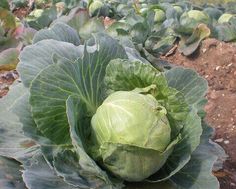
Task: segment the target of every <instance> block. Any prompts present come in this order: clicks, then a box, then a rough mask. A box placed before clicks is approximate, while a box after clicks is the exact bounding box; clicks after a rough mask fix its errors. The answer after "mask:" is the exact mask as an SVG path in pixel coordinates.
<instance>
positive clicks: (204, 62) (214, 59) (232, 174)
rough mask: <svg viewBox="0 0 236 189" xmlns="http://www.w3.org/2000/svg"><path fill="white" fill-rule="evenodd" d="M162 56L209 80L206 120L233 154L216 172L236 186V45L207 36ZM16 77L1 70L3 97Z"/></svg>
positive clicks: (224, 184)
mask: <svg viewBox="0 0 236 189" xmlns="http://www.w3.org/2000/svg"><path fill="white" fill-rule="evenodd" d="M162 59H164V60H168V61H170V62H172V63H174V64H176V65H181V66H184V67H188V68H192V69H195V70H196V71H197V72H198V73H199V74H200V75H201V76H203V77H204V78H205V79H207V81H208V83H209V90H208V93H207V98H208V104H207V105H206V107H205V110H206V111H207V117H206V120H207V122H208V123H209V124H210V125H211V126H212V127H214V128H215V131H216V132H215V136H214V140H215V142H217V143H218V144H219V145H221V146H222V147H223V148H224V149H225V150H226V153H227V154H228V156H229V157H228V159H227V161H225V163H224V167H223V169H222V170H220V171H218V172H215V173H214V174H215V175H216V176H217V177H218V179H219V181H220V185H221V189H234V188H235V189H236V46H235V45H233V44H228V43H224V42H220V41H217V40H215V39H207V40H205V41H203V43H202V46H201V47H200V48H199V50H198V51H197V52H196V53H194V54H193V55H192V56H190V57H185V56H183V55H181V53H179V52H178V50H177V49H176V50H175V51H173V52H171V53H168V56H167V57H166V56H163V57H162ZM16 78H18V75H17V73H16V71H10V72H9V71H0V98H1V97H2V96H3V95H5V94H6V93H7V91H8V89H9V86H10V85H11V84H12V83H13V81H14V80H15V79H16Z"/></svg>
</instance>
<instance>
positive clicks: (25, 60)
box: [17, 39, 83, 87]
mask: <svg viewBox="0 0 236 189" xmlns="http://www.w3.org/2000/svg"><path fill="white" fill-rule="evenodd" d="M82 53H83V51H82V50H81V48H79V47H76V46H74V45H73V44H70V43H66V42H61V41H56V40H52V39H49V40H43V41H40V42H38V43H36V44H33V45H29V46H27V47H25V48H24V50H23V51H22V52H21V54H20V58H19V59H20V63H19V64H18V66H17V71H18V72H19V74H20V77H21V79H22V82H23V83H24V85H25V86H27V87H29V85H30V83H31V81H32V80H33V79H34V78H35V76H36V75H37V74H38V73H39V72H40V71H41V70H42V69H44V68H45V67H47V66H48V65H50V64H53V56H54V55H55V54H56V55H58V56H60V57H64V58H67V59H69V60H72V61H74V60H76V59H78V58H79V57H81V56H82Z"/></svg>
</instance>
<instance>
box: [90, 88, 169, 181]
mask: <svg viewBox="0 0 236 189" xmlns="http://www.w3.org/2000/svg"><path fill="white" fill-rule="evenodd" d="M166 114H167V111H166V109H165V108H164V107H163V106H161V105H160V104H159V103H158V102H157V100H156V99H155V98H154V97H153V96H152V95H150V94H147V95H144V94H139V93H137V92H132V91H130V92H127V91H118V92H115V93H113V94H111V95H110V96H108V97H107V98H106V100H105V101H104V102H103V104H102V105H101V106H100V107H99V108H98V109H97V112H96V114H95V115H94V116H93V118H92V122H91V123H92V139H93V140H94V143H95V145H96V147H97V149H95V150H96V151H95V152H96V153H95V154H96V155H95V157H96V158H101V159H102V161H103V163H104V166H105V167H106V168H107V169H108V170H110V171H111V172H112V173H114V174H115V175H117V176H118V177H120V178H122V179H124V180H127V181H142V180H143V179H145V178H147V177H149V176H150V175H152V174H153V173H155V172H157V171H158V170H159V169H160V168H161V167H162V166H163V164H164V163H165V161H166V159H167V158H168V156H169V154H170V152H171V149H172V148H173V145H172V144H171V128H170V125H169V121H168V119H167V116H166ZM92 155H93V154H92ZM137 165H140V166H137Z"/></svg>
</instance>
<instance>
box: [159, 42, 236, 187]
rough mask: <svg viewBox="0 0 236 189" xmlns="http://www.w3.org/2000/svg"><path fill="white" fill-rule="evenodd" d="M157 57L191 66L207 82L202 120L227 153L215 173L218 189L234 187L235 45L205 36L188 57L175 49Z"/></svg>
mask: <svg viewBox="0 0 236 189" xmlns="http://www.w3.org/2000/svg"><path fill="white" fill-rule="evenodd" d="M161 58H162V59H164V60H167V61H169V62H172V63H174V64H177V65H181V66H184V67H187V68H192V69H195V70H196V71H197V72H198V73H199V74H200V75H201V76H203V77H204V78H205V79H206V80H207V81H208V85H209V89H208V93H207V99H208V103H207V105H206V107H205V110H206V112H207V116H206V121H207V122H208V123H209V124H210V125H211V126H212V127H214V128H215V136H214V140H215V142H217V143H218V144H219V145H221V146H222V147H223V148H224V149H225V151H226V153H227V154H228V156H229V157H228V159H227V161H225V163H224V167H223V169H222V170H220V171H218V172H216V173H215V175H216V176H217V177H218V179H219V181H220V185H221V189H234V188H235V189H236V45H235V44H229V43H224V42H220V41H217V40H216V39H207V40H204V41H203V43H202V45H201V47H200V48H199V49H198V51H197V52H195V53H194V54H193V55H191V56H190V57H186V56H183V55H182V54H181V53H180V52H179V51H178V49H176V50H175V51H174V52H173V53H171V55H169V56H162V57H161Z"/></svg>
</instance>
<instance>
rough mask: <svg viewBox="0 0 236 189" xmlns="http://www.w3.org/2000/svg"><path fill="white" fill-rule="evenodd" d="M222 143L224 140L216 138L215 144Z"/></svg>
mask: <svg viewBox="0 0 236 189" xmlns="http://www.w3.org/2000/svg"><path fill="white" fill-rule="evenodd" d="M223 141H224V139H223V138H218V139H215V142H219V143H220V142H223Z"/></svg>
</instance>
